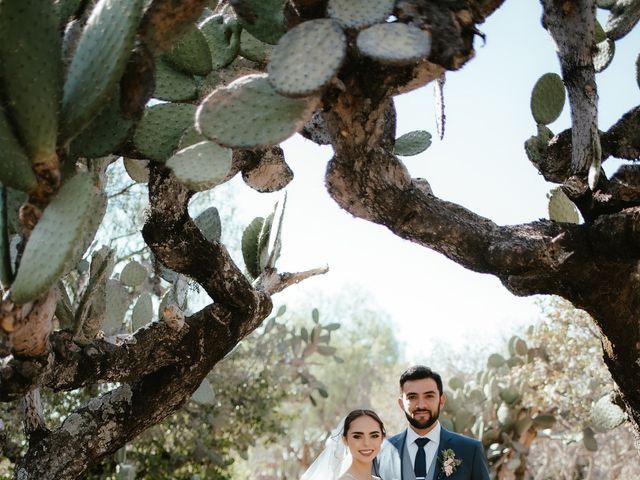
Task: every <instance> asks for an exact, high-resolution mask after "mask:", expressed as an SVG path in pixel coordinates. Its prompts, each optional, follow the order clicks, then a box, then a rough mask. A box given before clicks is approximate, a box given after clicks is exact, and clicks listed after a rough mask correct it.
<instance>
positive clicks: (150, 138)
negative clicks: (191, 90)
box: [133, 103, 196, 161]
mask: <svg viewBox="0 0 640 480" xmlns="http://www.w3.org/2000/svg"><path fill="white" fill-rule="evenodd" d="M195 109H196V108H195V107H194V106H193V105H190V104H187V103H163V104H159V105H153V106H151V107H147V108H146V109H145V112H144V116H143V117H142V120H141V121H140V123H139V124H138V127H137V128H136V131H135V133H134V136H133V141H134V143H135V146H136V148H137V149H138V150H139V151H140V153H142V154H143V155H145V156H146V157H147V158H149V159H151V160H157V161H165V160H166V159H168V158H169V157H171V155H173V153H174V151H175V149H176V148H177V146H178V142H180V137H182V134H183V133H184V132H185V130H186V129H187V128H189V127H190V126H192V125H193V114H194V112H195Z"/></svg>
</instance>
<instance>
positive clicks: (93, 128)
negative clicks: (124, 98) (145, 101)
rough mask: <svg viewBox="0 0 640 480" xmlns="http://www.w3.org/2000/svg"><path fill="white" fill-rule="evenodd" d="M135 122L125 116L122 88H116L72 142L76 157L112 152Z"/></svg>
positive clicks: (95, 155)
mask: <svg viewBox="0 0 640 480" xmlns="http://www.w3.org/2000/svg"><path fill="white" fill-rule="evenodd" d="M132 127H133V122H132V121H131V120H129V119H127V118H125V117H124V114H123V113H122V109H121V107H120V90H119V89H118V88H116V90H115V93H114V94H113V95H112V96H111V99H110V100H109V101H108V103H107V104H106V105H105V107H104V108H103V109H102V111H101V112H100V113H99V114H98V115H97V116H96V117H95V118H94V119H93V120H92V121H91V123H89V125H88V126H87V127H86V128H85V129H84V130H83V131H82V133H81V134H80V135H78V136H77V137H75V138H74V140H73V142H72V143H71V147H70V150H71V155H72V156H74V157H88V158H97V157H103V156H105V155H108V154H110V153H111V152H113V151H114V149H116V148H117V147H119V146H120V145H121V144H122V143H123V142H124V141H125V140H126V138H127V136H128V135H129V132H130V130H131V128H132Z"/></svg>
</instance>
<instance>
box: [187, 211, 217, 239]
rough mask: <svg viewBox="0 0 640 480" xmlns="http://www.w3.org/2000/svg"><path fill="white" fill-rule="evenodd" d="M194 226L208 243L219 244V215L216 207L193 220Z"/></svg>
mask: <svg viewBox="0 0 640 480" xmlns="http://www.w3.org/2000/svg"><path fill="white" fill-rule="evenodd" d="M194 221H195V224H196V225H197V227H198V228H199V229H200V231H201V232H202V234H203V235H204V238H206V239H207V240H209V241H210V242H219V241H220V235H221V234H222V223H221V222H220V214H219V213H218V209H217V208H216V207H209V208H207V209H206V210H204V211H203V212H201V213H200V215H198V216H197V217H196V218H195V220H194Z"/></svg>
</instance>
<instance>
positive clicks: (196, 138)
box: [178, 127, 207, 150]
mask: <svg viewBox="0 0 640 480" xmlns="http://www.w3.org/2000/svg"><path fill="white" fill-rule="evenodd" d="M206 139H207V138H206V137H205V136H204V135H202V134H201V133H200V132H198V130H196V127H189V128H187V129H186V130H185V132H184V133H183V134H182V137H180V142H179V143H178V150H182V149H183V148H187V147H190V146H191V145H195V144H196V143H200V142H204V141H205V140H206Z"/></svg>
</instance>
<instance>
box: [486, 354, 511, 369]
mask: <svg viewBox="0 0 640 480" xmlns="http://www.w3.org/2000/svg"><path fill="white" fill-rule="evenodd" d="M505 363H506V360H505V359H504V357H503V356H502V355H500V354H499V353H492V354H491V355H489V358H488V359H487V366H488V367H489V368H500V367H501V366H503V365H504V364H505Z"/></svg>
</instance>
